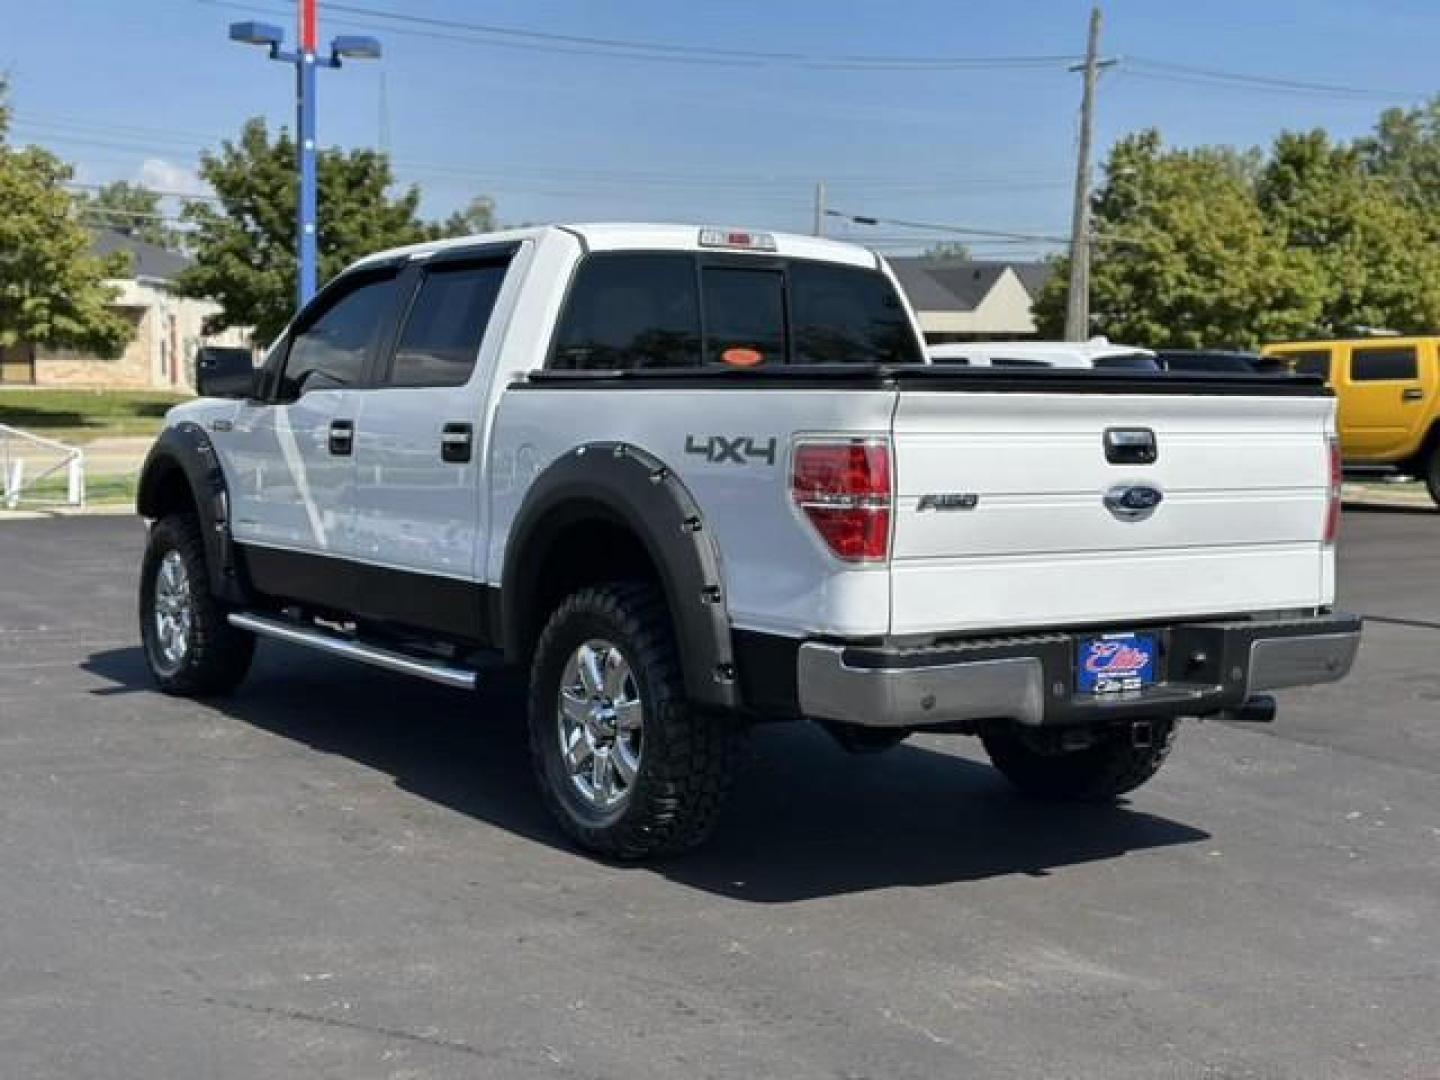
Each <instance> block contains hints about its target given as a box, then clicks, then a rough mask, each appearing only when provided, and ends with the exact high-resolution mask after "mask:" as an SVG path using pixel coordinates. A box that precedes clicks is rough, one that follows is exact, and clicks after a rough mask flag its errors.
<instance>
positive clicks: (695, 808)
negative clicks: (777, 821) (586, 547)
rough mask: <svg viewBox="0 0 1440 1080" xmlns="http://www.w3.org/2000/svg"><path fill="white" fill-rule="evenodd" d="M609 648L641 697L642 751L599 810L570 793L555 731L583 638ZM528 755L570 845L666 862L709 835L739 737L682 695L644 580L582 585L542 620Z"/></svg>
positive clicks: (667, 638) (668, 635) (657, 602)
mask: <svg viewBox="0 0 1440 1080" xmlns="http://www.w3.org/2000/svg"><path fill="white" fill-rule="evenodd" d="M593 638H602V639H604V640H607V641H610V642H613V643H614V644H615V645H616V646H618V647H619V649H620V650H621V652H622V653H623V654H624V656H625V659H626V661H628V663H629V665H630V669H631V672H632V674H633V676H634V679H635V682H636V684H637V685H638V688H639V692H640V698H641V715H642V717H643V719H642V725H643V728H642V730H643V739H644V743H643V750H642V753H641V756H640V766H639V770H638V772H637V774H636V778H635V781H634V783H633V785H632V786H631V788H630V791H629V794H628V796H627V798H626V801H625V802H624V803H623V804H622V805H621V806H620V807H619V808H618V809H617V810H612V811H609V812H601V811H599V810H597V809H595V808H594V807H593V806H591V805H589V804H588V803H587V802H586V801H585V799H584V798H582V797H581V795H580V794H579V793H577V792H576V790H575V788H574V786H573V784H572V782H571V778H570V776H569V774H568V773H567V771H566V767H565V765H564V763H563V761H562V758H561V749H560V741H559V736H558V734H557V709H558V697H559V693H560V683H561V679H562V676H563V672H564V668H565V665H566V663H567V661H568V660H569V658H570V656H571V655H572V653H573V652H574V650H576V649H577V648H579V647H580V645H581V644H582V643H584V642H586V641H587V640H590V639H593ZM529 724H530V756H531V761H532V763H533V765H534V768H535V774H536V777H537V779H538V781H539V784H540V791H541V794H542V796H543V798H544V800H545V805H546V806H547V807H548V808H549V809H550V812H551V813H552V814H553V815H554V816H555V819H556V821H558V822H559V824H560V827H561V828H562V829H563V830H564V831H565V833H566V835H568V836H569V837H570V838H571V839H572V840H574V841H575V843H577V844H578V845H580V846H581V847H583V848H586V849H587V850H590V851H593V852H596V853H598V854H600V855H603V856H606V857H609V858H614V859H624V860H636V859H644V858H650V857H655V856H664V855H674V854H677V853H679V852H681V851H685V850H686V849H688V848H692V847H694V846H696V845H697V844H699V843H701V842H702V841H703V840H705V838H706V837H707V836H709V834H710V832H711V830H712V829H713V828H714V825H715V822H716V820H717V819H718V818H719V815H720V811H721V807H722V806H723V804H724V801H725V797H726V795H727V794H728V793H729V789H730V785H731V780H732V778H733V776H734V773H735V769H736V766H737V763H738V761H739V757H740V750H741V746H742V743H743V740H744V731H743V728H742V726H741V724H740V722H739V721H738V720H737V719H736V718H734V717H730V716H725V715H721V714H715V713H709V712H706V711H704V710H701V709H697V708H695V707H694V706H692V705H691V704H690V702H689V701H688V700H687V699H686V696H685V686H684V680H683V679H682V677H681V668H680V658H679V653H678V650H677V648H676V644H675V635H674V631H673V629H672V627H671V622H670V615H669V612H668V610H667V609H666V605H665V598H664V596H663V594H662V593H661V592H660V591H659V589H658V588H656V587H655V586H654V585H651V584H649V583H645V582H614V583H606V584H602V585H596V586H591V587H587V588H584V589H581V590H579V591H578V592H576V593H573V594H572V595H571V596H569V597H568V598H566V599H565V600H564V601H563V602H562V603H561V604H560V606H559V607H558V608H556V610H555V611H554V613H553V614H552V615H551V616H550V619H549V621H548V622H547V623H546V625H545V629H544V630H543V631H542V632H541V634H540V639H539V642H538V644H537V645H536V648H535V654H534V660H533V663H532V666H531V677H530V701H529Z"/></svg>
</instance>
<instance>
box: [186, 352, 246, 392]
mask: <svg viewBox="0 0 1440 1080" xmlns="http://www.w3.org/2000/svg"><path fill="white" fill-rule="evenodd" d="M257 374H259V373H258V372H257V371H256V369H255V361H254V359H253V358H252V356H251V353H250V350H249V349H238V348H222V347H218V346H212V345H207V346H204V347H203V348H201V349H200V351H199V352H197V353H196V354H195V390H196V392H197V393H199V395H200V396H201V397H218V398H248V397H253V396H254V394H255V383H256V378H255V377H256V375H257Z"/></svg>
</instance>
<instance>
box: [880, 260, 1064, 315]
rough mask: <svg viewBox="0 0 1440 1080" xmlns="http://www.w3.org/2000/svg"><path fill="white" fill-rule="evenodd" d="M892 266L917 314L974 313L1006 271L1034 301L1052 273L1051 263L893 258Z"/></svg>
mask: <svg viewBox="0 0 1440 1080" xmlns="http://www.w3.org/2000/svg"><path fill="white" fill-rule="evenodd" d="M890 266H891V267H892V268H893V269H894V271H895V276H896V277H898V278H899V279H900V284H901V286H902V287H903V288H904V289H905V292H906V294H907V295H908V296H909V297H910V304H911V306H912V307H914V308H915V309H916V310H917V311H974V310H975V309H976V308H977V307H979V306H980V304H981V303H982V302H983V301H984V300H985V297H987V296H988V295H990V290H991V289H993V288H994V287H995V283H996V282H997V281H999V280H1000V278H1001V277H1003V276H1004V274H1005V271H1006V270H1013V271H1014V272H1015V276H1016V277H1018V278H1019V279H1020V284H1021V285H1023V286H1024V287H1025V291H1026V292H1027V293H1029V294H1030V297H1031V299H1034V297H1035V295H1036V294H1037V293H1038V292H1039V291H1040V288H1041V287H1042V286H1043V285H1044V283H1045V280H1046V279H1047V278H1048V277H1049V275H1050V273H1051V270H1050V266H1049V264H1048V263H1009V262H988V261H981V260H976V259H932V258H927V257H924V256H920V257H909V258H907V257H900V258H892V259H891V260H890Z"/></svg>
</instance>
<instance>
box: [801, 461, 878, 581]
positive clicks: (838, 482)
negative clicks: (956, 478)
mask: <svg viewBox="0 0 1440 1080" xmlns="http://www.w3.org/2000/svg"><path fill="white" fill-rule="evenodd" d="M790 491H791V495H792V497H793V498H794V499H795V505H796V506H798V507H799V508H800V510H801V511H802V512H803V513H804V515H805V516H806V518H808V519H809V521H810V524H811V525H813V526H814V527H815V531H816V532H818V533H819V534H820V538H821V539H822V540H824V541H825V545H826V546H827V547H828V548H829V549H830V550H831V551H832V552H834V553H835V555H836V556H838V557H839V558H841V559H844V560H845V561H846V562H879V561H883V560H884V559H886V558H887V557H888V556H889V554H890V505H891V503H890V445H889V444H888V443H887V442H885V441H883V440H878V439H834V440H829V439H817V440H807V441H805V442H801V443H798V444H796V447H795V457H794V460H793V464H792V466H791V473H790Z"/></svg>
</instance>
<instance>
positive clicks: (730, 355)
mask: <svg viewBox="0 0 1440 1080" xmlns="http://www.w3.org/2000/svg"><path fill="white" fill-rule="evenodd" d="M720 359H721V360H722V361H723V362H724V363H726V364H729V365H730V366H731V367H758V366H759V365H760V364H763V363H764V362H765V356H764V354H763V353H760V352H757V351H756V350H754V349H726V350H725V351H724V352H723V353H721V354H720Z"/></svg>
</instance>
